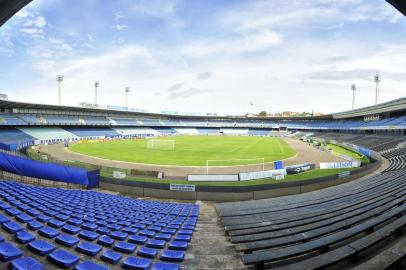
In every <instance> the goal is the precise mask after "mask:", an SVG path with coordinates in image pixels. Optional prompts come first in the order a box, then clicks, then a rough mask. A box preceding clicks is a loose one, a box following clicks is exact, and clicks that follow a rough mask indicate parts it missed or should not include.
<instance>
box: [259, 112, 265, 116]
mask: <svg viewBox="0 0 406 270" xmlns="http://www.w3.org/2000/svg"><path fill="white" fill-rule="evenodd" d="M258 116H262V117H265V116H266V111H261V112H260V113H259V114H258Z"/></svg>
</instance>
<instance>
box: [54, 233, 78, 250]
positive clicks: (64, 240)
mask: <svg viewBox="0 0 406 270" xmlns="http://www.w3.org/2000/svg"><path fill="white" fill-rule="evenodd" d="M55 241H56V242H57V243H59V244H61V245H64V246H66V247H73V246H75V245H76V244H77V243H79V241H80V240H79V239H78V238H76V237H74V236H71V235H69V234H61V235H59V236H58V237H57V238H56V239H55Z"/></svg>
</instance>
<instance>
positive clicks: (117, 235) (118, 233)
mask: <svg viewBox="0 0 406 270" xmlns="http://www.w3.org/2000/svg"><path fill="white" fill-rule="evenodd" d="M127 236H128V233H125V232H121V231H114V232H111V233H110V237H111V238H113V239H117V240H125V239H126V238H127Z"/></svg>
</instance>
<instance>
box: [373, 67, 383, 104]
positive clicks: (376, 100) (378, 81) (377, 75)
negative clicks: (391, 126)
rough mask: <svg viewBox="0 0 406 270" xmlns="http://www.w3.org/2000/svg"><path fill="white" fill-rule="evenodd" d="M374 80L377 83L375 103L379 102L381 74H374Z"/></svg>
mask: <svg viewBox="0 0 406 270" xmlns="http://www.w3.org/2000/svg"><path fill="white" fill-rule="evenodd" d="M374 82H375V84H376V88H375V105H376V104H378V98H379V83H380V82H381V78H380V76H379V74H376V75H375V76H374Z"/></svg>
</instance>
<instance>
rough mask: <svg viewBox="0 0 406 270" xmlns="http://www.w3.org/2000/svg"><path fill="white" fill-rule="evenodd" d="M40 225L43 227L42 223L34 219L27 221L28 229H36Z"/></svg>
mask: <svg viewBox="0 0 406 270" xmlns="http://www.w3.org/2000/svg"><path fill="white" fill-rule="evenodd" d="M42 227H44V224H42V223H41V222H38V221H36V220H33V221H30V222H29V223H28V229H30V230H33V231H36V230H39V229H41V228H42Z"/></svg>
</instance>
